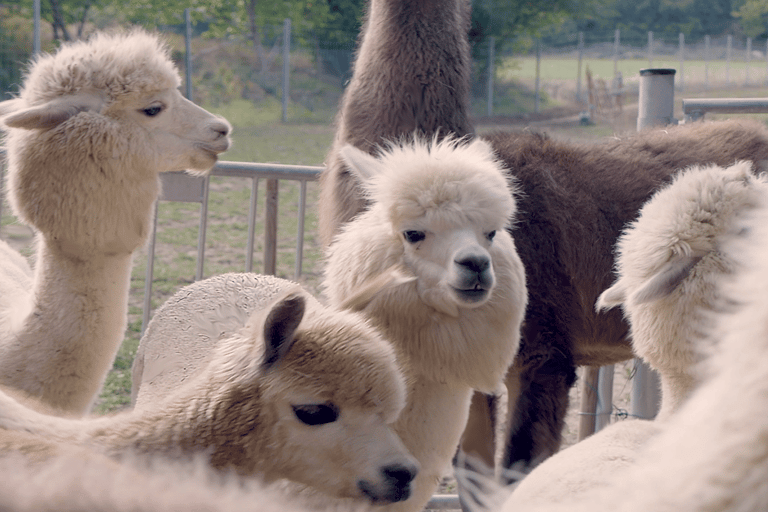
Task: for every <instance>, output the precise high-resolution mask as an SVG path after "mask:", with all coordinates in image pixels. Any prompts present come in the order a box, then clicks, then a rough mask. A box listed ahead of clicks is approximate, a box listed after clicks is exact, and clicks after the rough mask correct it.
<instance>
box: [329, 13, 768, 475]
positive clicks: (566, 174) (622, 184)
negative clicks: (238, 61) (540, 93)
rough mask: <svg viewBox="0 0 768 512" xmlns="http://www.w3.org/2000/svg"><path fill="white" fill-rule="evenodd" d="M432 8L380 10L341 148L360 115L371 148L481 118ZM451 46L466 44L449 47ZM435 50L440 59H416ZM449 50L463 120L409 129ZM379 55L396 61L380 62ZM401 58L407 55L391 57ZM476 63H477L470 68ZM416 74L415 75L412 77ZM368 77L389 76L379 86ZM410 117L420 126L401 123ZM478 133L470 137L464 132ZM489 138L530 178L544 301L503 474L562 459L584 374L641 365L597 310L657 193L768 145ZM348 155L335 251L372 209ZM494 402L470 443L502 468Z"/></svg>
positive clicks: (701, 131) (762, 136)
mask: <svg viewBox="0 0 768 512" xmlns="http://www.w3.org/2000/svg"><path fill="white" fill-rule="evenodd" d="M400 4H402V5H400ZM422 4H429V3H428V2H407V1H402V0H400V1H397V0H390V1H388V2H385V1H383V0H381V1H378V0H372V5H371V8H370V12H369V16H368V20H367V23H366V25H365V26H364V28H363V35H362V39H361V48H360V51H359V55H358V61H357V62H356V64H355V74H354V76H353V78H352V82H351V84H350V87H349V88H348V90H347V92H346V95H345V98H344V101H343V102H342V110H341V112H340V114H339V128H338V131H337V138H338V139H339V140H345V139H347V140H349V138H351V137H354V136H356V135H357V134H355V135H352V133H353V132H352V130H351V125H349V124H348V123H345V120H346V119H347V118H351V117H353V116H355V117H356V118H359V119H360V120H361V121H362V122H364V123H365V124H364V125H363V127H360V128H359V129H360V130H361V132H360V133H361V134H363V135H362V136H361V137H360V140H364V141H366V142H365V144H368V143H369V142H370V143H371V144H372V143H375V142H376V141H378V140H380V139H381V138H387V137H390V138H399V137H402V135H403V134H404V133H407V132H406V130H408V129H414V128H416V129H421V130H427V129H432V130H435V131H437V130H440V131H441V132H442V131H445V132H449V131H451V130H455V119H457V118H458V119H467V117H468V115H469V114H468V107H467V105H468V102H466V101H465V96H464V95H465V92H466V91H467V84H468V75H466V74H464V72H463V71H464V70H465V69H466V65H468V64H469V53H468V52H465V51H464V48H465V47H464V46H463V45H464V44H465V42H466V31H465V29H466V24H465V23H454V24H445V23H442V24H440V19H443V18H440V19H438V20H436V19H435V17H434V16H430V15H429V13H430V11H428V10H427V9H426V8H424V7H422ZM414 5H416V6H417V7H413V10H412V11H411V15H412V16H414V17H416V18H418V20H409V23H407V24H404V23H402V22H401V24H399V25H397V24H395V23H394V22H393V23H392V24H389V23H388V22H389V21H390V20H391V19H394V16H392V15H389V16H385V15H387V14H390V13H392V12H404V11H405V10H407V9H409V7H410V6H414ZM430 5H431V4H430ZM463 5H464V4H462V3H461V2H451V3H449V4H448V5H442V6H441V8H442V10H443V11H445V12H446V13H454V15H455V16H458V17H460V16H461V15H466V13H465V12H464V8H463V7H462V6H463ZM385 7H386V9H385ZM419 9H422V11H419ZM379 16H382V18H378V17H379ZM462 19H463V18H462ZM420 21H421V22H423V23H427V24H429V26H430V28H431V27H434V28H436V29H438V30H427V29H423V30H422V27H421V26H420V25H419V26H418V27H417V24H418V23H419V22H420ZM433 23H434V24H435V25H432V24H433ZM417 28H418V29H417ZM446 32H449V33H450V34H447V33H446ZM446 38H448V40H450V41H458V40H461V41H462V43H451V44H450V45H448V44H446V43H445V42H444V40H445V39H446ZM427 39H429V40H428V41H427ZM424 47H426V48H428V49H424V50H422V51H421V52H419V51H418V50H414V48H424ZM437 48H442V49H443V50H444V51H446V52H451V51H452V52H454V57H453V59H452V60H451V62H453V63H454V65H453V66H452V67H449V66H442V67H441V68H440V69H441V70H442V72H443V73H444V74H447V75H448V76H443V77H441V80H440V81H439V82H440V83H445V84H460V85H457V86H455V87H442V88H440V87H439V85H440V84H439V83H435V84H433V85H434V86H435V88H434V89H430V88H428V87H426V86H425V87H423V88H422V89H421V90H422V91H423V92H424V93H428V92H429V93H431V94H435V95H437V96H432V97H430V98H429V100H428V101H429V103H430V104H441V105H442V104H450V105H452V106H453V108H452V110H451V111H450V114H447V113H445V112H444V111H441V110H434V113H435V117H432V118H431V121H430V122H431V123H432V124H430V125H429V126H428V127H425V126H416V127H414V126H413V125H412V123H410V124H409V122H408V121H407V120H410V119H412V114H411V112H420V111H421V109H423V108H424V104H425V100H424V98H423V97H422V96H421V95H416V96H414V95H413V94H407V91H408V88H409V87H412V85H411V84H413V83H419V82H418V81H417V80H416V78H414V76H423V75H424V71H423V70H425V69H432V68H428V67H423V68H422V69H423V70H422V71H421V72H420V68H419V66H428V64H425V62H427V59H426V57H425V56H427V55H432V54H434V53H436V52H438V50H437ZM373 49H379V51H381V52H382V53H383V54H384V55H380V56H379V55H377V58H376V59H375V60H374V59H373V58H372V57H371V55H373V51H374V50H373ZM384 49H386V51H384ZM425 52H426V53H425ZM387 53H388V54H390V55H396V58H395V59H392V58H390V59H385V58H384V56H385V55H386V54H387ZM443 58H446V57H443ZM462 59H466V61H467V64H466V65H460V64H459V62H460V61H461V60H462ZM403 70H412V74H411V75H408V76H407V77H406V78H405V80H404V79H403V76H404V71H403ZM368 76H376V77H377V79H376V80H366V77H368ZM393 91H394V92H393ZM353 97H356V98H365V100H366V103H365V104H364V105H363V104H356V105H355V106H356V108H355V109H353V108H352V100H351V98H353ZM392 98H394V100H393V99H392ZM392 101H395V103H394V104H393V103H392ZM393 105H396V107H395V106H393ZM395 108H397V110H395ZM457 108H460V109H462V112H461V113H459V112H457V111H456V109H457ZM361 112H364V114H361ZM397 113H400V115H403V116H404V119H405V120H406V121H405V122H404V121H402V120H401V119H399V118H396V117H394V116H395V114H397ZM440 116H442V117H440ZM365 126H367V127H369V128H367V129H364V127H365ZM470 131H471V128H464V127H462V128H461V129H460V130H458V133H459V134H463V133H467V132H470ZM486 139H487V140H488V141H489V142H490V143H491V145H492V146H493V147H494V149H495V150H496V152H497V153H498V154H499V156H500V157H501V159H502V161H503V163H504V164H505V166H506V167H507V168H509V169H510V170H511V174H512V175H514V176H516V177H517V178H518V179H519V185H520V189H521V192H522V195H521V197H520V201H519V203H518V205H519V209H520V210H519V219H518V221H517V223H516V224H515V226H514V228H513V230H512V235H513V237H514V239H515V241H516V244H517V247H518V251H519V252H520V257H521V258H522V260H523V262H524V264H525V268H526V274H527V276H528V279H529V281H528V287H529V293H530V299H529V305H528V310H527V316H526V319H525V322H524V327H523V332H522V341H521V347H520V353H519V354H518V357H517V359H516V361H515V363H514V365H513V366H512V367H511V368H510V371H509V373H508V375H507V388H508V392H509V408H508V410H509V413H510V418H508V422H509V424H508V425H507V428H508V429H509V433H508V434H506V436H507V438H508V442H507V443H506V445H507V446H506V447H505V450H504V451H505V453H504V454H503V463H504V465H505V466H507V467H509V466H511V465H515V464H516V463H521V464H523V466H529V465H532V464H535V463H537V462H538V461H540V460H542V459H544V458H546V457H547V456H549V455H551V454H552V453H554V452H555V451H557V450H558V448H559V445H560V438H561V430H562V426H563V421H564V415H565V412H566V410H567V408H568V390H569V389H570V387H571V386H572V385H573V383H574V381H575V379H576V374H575V368H576V366H577V365H602V364H608V363H612V362H617V361H621V360H625V359H628V358H630V357H632V351H631V348H630V344H629V341H628V338H627V333H628V326H627V324H626V323H625V321H624V320H623V319H622V317H621V314H620V313H619V312H618V311H610V312H607V313H599V314H598V313H596V312H595V310H594V304H595V301H596V300H597V297H598V296H599V294H600V293H601V292H602V291H603V290H604V289H605V288H607V287H608V286H610V284H611V283H612V282H613V279H614V275H613V272H612V265H613V247H614V243H615V241H616V239H617V237H618V235H619V233H620V231H621V229H622V227H623V226H624V224H625V223H626V222H628V221H631V220H633V219H634V218H635V216H636V215H637V212H638V210H639V208H640V206H641V205H642V204H643V203H644V202H645V201H646V200H647V199H648V198H649V197H650V195H651V193H652V192H653V191H654V190H656V188H658V187H659V186H660V185H661V184H663V183H665V182H667V180H668V179H669V176H670V174H671V173H672V172H674V171H675V170H677V169H679V168H681V167H687V166H690V165H693V164H697V163H716V164H718V165H721V166H728V165H730V164H732V163H733V162H734V161H735V160H737V159H747V160H757V161H762V160H765V159H766V158H768V135H767V134H766V130H765V127H764V126H762V125H759V124H757V123H748V122H743V123H737V122H728V123H711V124H703V125H694V126H690V125H689V126H680V127H676V128H670V129H665V130H658V131H654V132H647V133H643V134H640V135H637V136H633V137H629V138H626V139H623V140H615V141H612V142H606V143H603V144H592V145H583V144H568V143H560V142H556V141H553V140H550V139H549V138H547V137H546V136H543V135H538V134H531V133H520V134H515V133H497V134H493V135H490V136H488V137H486ZM349 141H350V142H352V143H353V144H356V145H358V146H363V145H364V144H363V143H360V142H358V143H356V142H354V141H353V140H349ZM338 147H339V144H338V142H337V144H335V145H334V150H332V152H331V157H330V159H329V163H328V169H327V170H326V171H325V172H324V173H323V176H322V177H321V178H322V179H321V186H322V193H321V204H320V211H319V214H320V225H321V230H322V236H323V240H324V242H325V243H329V242H330V240H331V239H332V237H333V236H334V234H336V233H337V232H338V231H339V229H340V227H341V226H342V225H343V224H344V223H346V222H348V221H349V220H350V219H351V218H353V217H354V216H355V215H356V214H357V213H359V212H360V211H361V210H362V209H363V208H364V207H365V204H364V203H363V200H362V199H361V197H360V194H359V191H358V188H357V187H358V185H357V184H355V183H354V178H353V177H352V175H351V174H350V173H348V172H341V171H340V170H339V169H340V168H339V167H338V166H335V165H334V164H333V159H334V158H335V155H336V154H337V148H338ZM365 149H370V146H369V145H366V146H365ZM492 402H493V400H492V399H488V398H486V397H482V396H480V395H476V396H475V399H474V400H473V408H472V411H471V413H470V419H469V425H470V426H471V427H470V429H471V430H468V431H466V432H465V436H464V441H463V442H464V445H465V448H466V451H469V452H471V453H473V454H474V455H476V456H480V457H481V458H482V459H483V460H484V461H485V462H486V463H488V464H493V461H494V451H495V447H494V446H493V443H492V441H491V440H493V439H494V435H493V432H492V429H493V425H494V421H493V418H492V419H491V421H488V417H489V416H490V415H492V412H491V409H493V408H494V407H493V403H492ZM518 465H519V464H518Z"/></svg>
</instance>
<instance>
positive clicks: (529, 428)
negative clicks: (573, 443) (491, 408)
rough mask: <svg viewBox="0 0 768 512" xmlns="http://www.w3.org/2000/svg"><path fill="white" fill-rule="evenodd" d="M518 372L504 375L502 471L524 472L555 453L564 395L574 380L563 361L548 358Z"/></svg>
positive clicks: (564, 408)
mask: <svg viewBox="0 0 768 512" xmlns="http://www.w3.org/2000/svg"><path fill="white" fill-rule="evenodd" d="M517 365H518V363H517V362H516V363H515V365H514V366H517ZM518 371H520V369H519V367H518V368H517V369H516V371H510V372H509V373H508V374H507V388H508V390H509V411H510V421H509V423H508V425H509V432H508V434H507V436H506V439H507V442H506V446H505V447H504V454H503V456H502V463H501V465H502V470H503V469H505V468H506V469H515V470H520V471H523V470H528V469H530V468H532V467H534V466H536V465H537V464H538V463H539V462H541V461H542V460H544V459H546V458H547V457H549V456H550V455H552V454H553V453H555V452H557V450H558V449H559V448H560V441H561V433H562V429H563V426H564V424H565V415H566V412H567V411H568V391H569V390H570V388H571V386H573V384H574V382H575V380H576V369H575V367H574V365H573V362H572V360H570V358H567V357H561V358H556V357H551V358H550V359H548V360H547V361H545V362H544V364H542V365H541V366H539V367H537V368H533V369H523V370H522V371H520V373H518ZM518 376H519V377H518ZM518 390H519V391H518ZM513 393H515V394H513Z"/></svg>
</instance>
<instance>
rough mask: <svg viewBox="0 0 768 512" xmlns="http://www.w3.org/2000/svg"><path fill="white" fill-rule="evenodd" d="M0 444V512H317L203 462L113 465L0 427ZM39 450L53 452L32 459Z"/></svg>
mask: <svg viewBox="0 0 768 512" xmlns="http://www.w3.org/2000/svg"><path fill="white" fill-rule="evenodd" d="M0 446H2V447H3V450H4V451H3V454H2V456H0V509H2V510H3V511H5V512H48V511H50V512H54V511H55V512H98V511H102V512H172V511H179V512H181V511H184V512H191V511H201V512H202V511H205V512H227V511H228V512H233V511H238V512H248V511H253V512H289V511H290V512H302V511H309V510H316V509H313V508H311V507H310V506H309V505H310V504H309V503H306V500H305V499H303V497H297V496H295V495H292V494H289V493H288V492H286V490H285V489H283V488H282V486H279V485H266V484H264V483H263V482H260V481H259V480H257V479H253V478H241V477H238V476H237V475H234V474H231V473H228V474H225V475H222V474H221V473H219V472H215V471H213V470H211V468H210V467H209V466H208V465H207V464H206V463H205V460H204V459H203V458H202V457H198V458H196V459H195V460H194V461H192V462H191V463H184V464H181V463H173V462H170V461H168V460H164V459H151V460H138V459H130V460H127V461H124V462H121V463H118V462H116V461H114V460H112V459H110V458H107V457H105V456H104V455H100V454H99V453H97V452H94V451H92V450H88V449H84V448H76V447H72V446H66V445H63V444H60V443H54V442H51V441H49V440H47V439H45V438H43V437H40V436H34V435H31V434H27V433H23V432H13V431H7V430H0ZM9 450H10V451H9ZM41 451H48V452H52V454H51V453H49V456H48V457H45V458H42V459H41V458H40V457H36V455H38V454H39V453H40V452H41ZM357 508H361V507H357ZM351 510H355V508H353V507H350V511H349V512H351Z"/></svg>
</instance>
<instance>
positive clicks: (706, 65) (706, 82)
mask: <svg viewBox="0 0 768 512" xmlns="http://www.w3.org/2000/svg"><path fill="white" fill-rule="evenodd" d="M704 87H705V88H706V89H709V35H706V36H704Z"/></svg>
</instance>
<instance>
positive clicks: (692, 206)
mask: <svg viewBox="0 0 768 512" xmlns="http://www.w3.org/2000/svg"><path fill="white" fill-rule="evenodd" d="M765 194H768V183H766V181H765V179H764V178H762V177H758V176H755V174H754V173H753V172H752V167H751V164H750V163H749V162H739V163H736V164H735V165H733V166H731V167H728V168H725V169H724V168H722V167H717V166H709V167H704V166H701V167H699V166H697V167H692V168H690V169H686V170H684V171H682V172H680V173H679V174H678V175H677V176H676V177H675V179H674V181H673V182H672V183H671V184H669V185H667V186H666V187H664V188H662V189H661V190H659V191H658V192H656V194H655V195H654V196H653V197H652V198H651V199H650V200H649V201H648V202H647V203H646V204H645V205H644V206H643V208H642V209H641V210H640V215H639V217H638V219H637V220H636V221H634V222H633V223H632V224H631V225H630V226H629V227H628V228H627V229H626V230H625V232H624V234H623V235H622V236H621V238H620V239H619V242H618V244H617V257H616V270H617V273H618V276H619V278H618V279H617V281H616V282H615V283H614V284H613V285H612V286H611V287H610V288H608V289H607V290H605V291H604V292H603V293H602V294H601V295H600V298H599V299H598V302H597V308H598V309H608V308H611V307H614V306H617V305H622V307H623V309H624V313H625V315H626V316H627V318H628V319H629V320H630V325H631V329H632V343H633V346H634V349H635V351H636V353H637V354H638V355H640V356H641V357H643V358H644V359H645V360H646V361H648V363H649V364H650V365H651V366H653V367H654V368H656V369H659V370H660V371H666V372H673V374H680V373H687V372H689V371H690V370H691V367H692V366H693V364H694V363H695V359H698V354H699V351H698V350H696V347H695V345H694V343H695V340H696V339H697V338H699V337H700V336H701V335H702V333H703V332H706V325H705V324H706V323H707V319H708V318H709V317H708V315H707V313H706V311H707V310H708V309H710V308H712V307H713V306H715V305H716V304H717V291H716V290H717V287H718V283H719V281H720V279H722V276H723V275H724V274H728V273H730V272H732V271H733V261H732V259H731V258H728V257H726V256H725V255H724V254H723V252H722V250H721V248H720V243H721V241H722V240H723V237H726V236H728V235H729V233H730V232H731V230H732V226H733V223H734V222H735V220H736V219H737V218H738V217H739V216H740V215H743V214H745V213H746V212H747V211H748V210H751V209H752V208H754V206H755V205H756V204H757V203H758V201H759V198H760V197H761V196H763V195H765Z"/></svg>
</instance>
